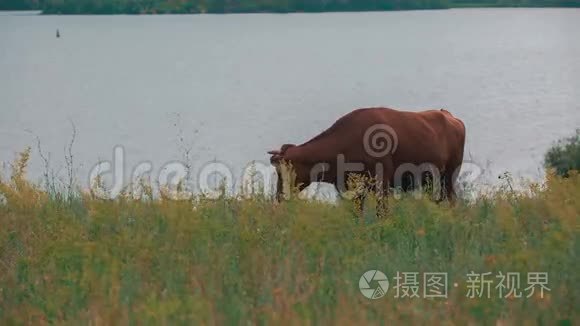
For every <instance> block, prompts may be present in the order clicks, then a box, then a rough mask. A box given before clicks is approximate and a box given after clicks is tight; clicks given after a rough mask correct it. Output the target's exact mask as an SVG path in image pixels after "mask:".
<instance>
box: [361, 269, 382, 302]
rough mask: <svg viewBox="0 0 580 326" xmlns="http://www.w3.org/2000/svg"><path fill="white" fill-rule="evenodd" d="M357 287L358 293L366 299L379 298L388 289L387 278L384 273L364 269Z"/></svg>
mask: <svg viewBox="0 0 580 326" xmlns="http://www.w3.org/2000/svg"><path fill="white" fill-rule="evenodd" d="M358 288H359V289H360V293H362V295H364V296H365V298H367V299H372V300H376V299H380V298H382V297H384V296H385V294H387V290H389V280H388V279H387V275H385V273H383V272H381V271H378V270H376V269H372V270H370V271H366V272H365V273H364V274H363V275H362V276H361V277H360V280H359V281H358Z"/></svg>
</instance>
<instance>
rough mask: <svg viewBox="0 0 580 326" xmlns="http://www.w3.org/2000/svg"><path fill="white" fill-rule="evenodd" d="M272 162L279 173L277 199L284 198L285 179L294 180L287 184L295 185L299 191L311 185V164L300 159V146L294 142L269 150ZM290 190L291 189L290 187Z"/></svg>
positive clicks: (288, 185)
mask: <svg viewBox="0 0 580 326" xmlns="http://www.w3.org/2000/svg"><path fill="white" fill-rule="evenodd" d="M268 154H270V155H272V156H271V157H270V163H271V164H272V165H273V166H274V167H275V168H276V172H277V173H278V185H277V187H276V199H277V200H278V201H281V200H282V199H283V198H284V185H285V184H284V181H287V182H288V181H291V179H292V178H294V180H293V181H294V182H293V183H292V182H290V183H289V184H286V186H287V187H290V186H292V185H295V186H297V187H298V190H299V191H302V190H303V189H304V188H306V187H308V185H310V182H311V180H310V170H311V166H310V165H309V164H305V163H304V161H303V160H301V159H300V153H299V148H298V147H296V145H294V144H284V145H282V147H280V149H279V150H272V151H269V152H268ZM288 190H290V189H288Z"/></svg>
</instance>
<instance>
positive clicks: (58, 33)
mask: <svg viewBox="0 0 580 326" xmlns="http://www.w3.org/2000/svg"><path fill="white" fill-rule="evenodd" d="M59 37H60V32H59V31H58V29H57V30H56V38H59Z"/></svg>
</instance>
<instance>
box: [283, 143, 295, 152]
mask: <svg viewBox="0 0 580 326" xmlns="http://www.w3.org/2000/svg"><path fill="white" fill-rule="evenodd" d="M291 147H296V145H294V144H284V145H282V147H280V152H282V153H281V154H284V153H286V151H287V150H288V148H291Z"/></svg>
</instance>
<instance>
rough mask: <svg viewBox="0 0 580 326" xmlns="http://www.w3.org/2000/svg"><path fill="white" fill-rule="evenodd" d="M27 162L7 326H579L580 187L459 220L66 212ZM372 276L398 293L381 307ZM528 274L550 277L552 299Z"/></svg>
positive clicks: (19, 171)
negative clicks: (406, 283)
mask: <svg viewBox="0 0 580 326" xmlns="http://www.w3.org/2000/svg"><path fill="white" fill-rule="evenodd" d="M26 160H27V157H26V155H24V156H23V157H21V160H20V161H19V162H16V164H15V166H14V171H13V172H12V176H11V178H5V179H4V180H0V193H2V194H3V199H2V201H1V204H0V324H1V325H13V324H16V325H18V324H33V325H38V324H47V323H58V324H71V325H83V324H92V325H114V324H161V325H180V324H184V325H185V324H187V325H190V324H192V323H193V324H275V323H283V324H296V325H308V324H345V325H346V324H348V325H350V324H353V323H365V324H366V323H370V324H387V323H391V322H398V323H403V322H404V323H427V322H437V323H442V324H461V325H462V324H467V323H478V324H479V323H484V324H495V325H506V324H513V325H515V324H538V323H539V324H550V325H554V324H560V325H571V324H574V322H578V321H580V319H579V312H580V273H579V270H580V263H579V262H580V257H579V255H578V253H579V250H580V241H579V238H578V233H579V232H580V230H579V221H580V200H579V198H580V176H579V175H578V174H572V175H570V177H569V178H566V179H564V178H558V177H555V176H548V180H547V182H546V184H545V185H544V186H543V187H534V186H532V187H531V189H530V192H529V193H528V194H526V195H524V194H519V193H513V192H510V191H507V190H506V191H503V192H499V193H497V194H495V195H493V196H489V197H481V198H479V199H477V200H476V201H475V202H473V203H461V202H460V203H458V204H457V205H456V206H454V207H450V206H449V205H447V204H441V205H437V204H435V203H433V202H431V201H429V200H428V199H414V198H412V197H405V198H402V199H400V200H391V201H390V213H389V216H388V218H386V219H384V220H376V219H375V218H374V217H373V215H374V212H373V208H372V205H371V207H370V208H369V209H368V211H367V212H366V216H365V218H363V219H359V218H357V217H356V216H355V214H354V209H353V206H352V204H351V203H350V202H348V201H341V202H339V203H337V204H336V205H332V204H328V203H319V202H312V201H305V200H298V199H295V200H289V201H287V202H284V203H281V204H274V203H272V202H271V201H269V200H267V199H264V198H263V197H260V196H255V197H253V198H249V199H243V200H240V199H233V198H222V199H218V200H205V199H200V201H199V202H198V203H197V204H196V205H195V207H194V205H192V203H191V202H186V201H166V200H161V199H148V198H142V199H140V200H134V199H127V198H119V199H116V200H111V201H108V200H100V199H96V198H92V197H91V195H90V194H81V193H79V194H78V196H76V197H75V198H72V199H64V198H59V197H58V196H55V195H54V194H52V195H50V194H47V193H46V192H45V191H43V190H41V189H40V188H39V187H37V186H34V185H32V184H30V183H29V182H27V181H26V179H25V176H24V174H25V173H24V172H25V166H26ZM371 269H377V270H380V271H382V272H384V273H385V274H386V275H387V277H388V278H389V281H390V288H389V289H388V291H387V293H386V295H385V296H384V297H382V298H380V299H376V300H371V299H367V298H365V297H364V296H363V295H362V294H361V292H360V290H359V279H360V277H361V275H362V274H363V273H364V272H365V271H367V270H371ZM397 272H417V273H419V285H420V287H419V296H420V297H419V298H402V297H399V298H396V297H395V296H396V289H395V284H396V282H395V279H394V276H395V275H396V273H397ZM425 272H445V273H447V274H448V284H447V287H446V288H447V290H448V295H447V298H436V299H429V298H424V296H423V286H424V284H423V282H422V281H423V279H422V276H421V275H423V273H425ZM471 272H475V273H484V272H491V273H493V274H492V277H491V278H490V279H493V284H491V295H490V297H487V295H486V294H485V293H484V294H483V295H482V297H478V296H476V297H475V298H470V297H468V294H469V284H470V282H469V281H468V277H467V275H468V273H471ZM499 272H503V273H504V274H505V273H507V272H519V273H521V284H520V286H519V289H520V291H522V297H521V298H518V297H516V296H514V295H508V296H507V298H499V295H498V290H497V289H496V288H495V287H496V285H497V284H498V282H497V279H496V278H495V275H497V274H498V273H499ZM528 272H545V273H548V274H547V275H549V281H548V283H547V284H546V285H547V287H548V288H549V289H550V290H549V291H546V292H545V293H544V295H543V298H542V297H541V296H540V293H539V289H536V292H535V294H534V295H532V296H531V297H529V298H528V297H527V295H528V292H526V291H525V288H526V287H527V285H528V283H527V281H528V280H527V278H526V275H527V273H528ZM373 284H374V285H373ZM371 286H376V284H375V283H371Z"/></svg>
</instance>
